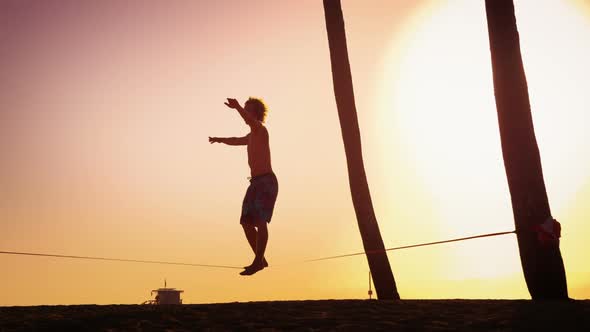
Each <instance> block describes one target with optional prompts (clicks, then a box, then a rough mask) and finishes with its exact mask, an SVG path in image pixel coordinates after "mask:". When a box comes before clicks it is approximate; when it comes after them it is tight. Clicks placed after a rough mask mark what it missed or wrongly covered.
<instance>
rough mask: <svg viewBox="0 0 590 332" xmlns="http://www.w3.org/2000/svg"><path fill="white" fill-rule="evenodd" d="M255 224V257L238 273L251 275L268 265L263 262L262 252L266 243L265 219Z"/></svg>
mask: <svg viewBox="0 0 590 332" xmlns="http://www.w3.org/2000/svg"><path fill="white" fill-rule="evenodd" d="M255 225H256V227H257V228H258V231H257V232H256V257H255V258H254V262H252V265H250V266H248V267H246V268H245V270H244V271H242V272H241V273H240V274H241V275H252V274H254V273H256V272H258V271H260V270H262V269H264V268H265V267H266V266H268V264H265V263H266V260H265V259H264V252H265V251H266V244H267V243H268V227H267V224H266V222H265V221H261V222H256V223H255Z"/></svg>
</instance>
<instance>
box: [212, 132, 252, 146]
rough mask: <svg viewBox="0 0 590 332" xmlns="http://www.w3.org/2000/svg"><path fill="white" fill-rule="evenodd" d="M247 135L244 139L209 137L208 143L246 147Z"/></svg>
mask: <svg viewBox="0 0 590 332" xmlns="http://www.w3.org/2000/svg"><path fill="white" fill-rule="evenodd" d="M248 135H250V134H248ZM248 135H246V136H244V137H209V143H223V144H227V145H248Z"/></svg>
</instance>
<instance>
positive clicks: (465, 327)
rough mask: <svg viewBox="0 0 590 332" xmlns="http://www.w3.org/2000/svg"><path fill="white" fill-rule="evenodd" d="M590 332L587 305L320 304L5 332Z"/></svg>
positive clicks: (122, 309)
mask: <svg viewBox="0 0 590 332" xmlns="http://www.w3.org/2000/svg"><path fill="white" fill-rule="evenodd" d="M203 330H205V331H236V330H241V331H242V330H262V331H285V330H295V331H361V330H365V331H366V330H371V331H589V330H590V301H589V300H583V301H569V302H532V301H527V300H401V301H375V300H373V301H370V300H322V301H275V302H240V303H221V304H194V305H179V306H151V305H74V306H31V307H1V308H0V331H1V332H8V331H203Z"/></svg>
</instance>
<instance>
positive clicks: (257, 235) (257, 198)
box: [209, 98, 279, 275]
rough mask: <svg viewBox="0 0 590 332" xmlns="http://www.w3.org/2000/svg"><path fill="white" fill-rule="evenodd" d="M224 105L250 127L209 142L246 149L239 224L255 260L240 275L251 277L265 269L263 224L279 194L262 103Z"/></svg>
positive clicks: (269, 215)
mask: <svg viewBox="0 0 590 332" xmlns="http://www.w3.org/2000/svg"><path fill="white" fill-rule="evenodd" d="M225 105H226V106H227V107H229V108H233V109H235V110H237V111H238V113H239V114H240V116H241V117H242V118H243V119H244V121H246V124H247V125H248V126H249V127H250V133H249V134H248V135H246V136H244V137H209V142H210V143H225V144H227V145H247V146H248V165H249V166H250V175H251V177H250V186H249V187H248V190H247V191H246V195H245V197H244V201H243V203H242V215H241V217H240V224H241V225H242V227H243V228H244V233H245V234H246V239H248V243H249V244H250V247H251V248H252V250H253V251H254V254H255V257H254V261H253V262H252V264H250V265H248V266H246V267H244V271H242V272H240V274H241V275H252V274H254V273H256V272H258V271H260V270H262V269H264V268H265V267H267V266H268V262H267V261H266V259H265V258H264V252H265V250H266V244H267V242H268V228H267V223H270V219H271V218H272V213H273V210H274V205H275V201H276V199H277V194H278V191H279V184H278V181H277V178H276V176H275V174H274V172H273V171H272V167H271V163H270V146H269V137H268V130H267V129H266V127H265V126H264V120H265V118H266V115H267V113H268V109H267V107H266V105H265V104H264V102H263V101H262V100H260V99H257V98H249V99H248V100H247V101H246V103H245V105H244V108H242V106H240V103H238V101H237V100H235V99H232V98H228V99H227V102H226V103H225Z"/></svg>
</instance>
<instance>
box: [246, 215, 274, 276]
mask: <svg viewBox="0 0 590 332" xmlns="http://www.w3.org/2000/svg"><path fill="white" fill-rule="evenodd" d="M241 225H242V228H243V229H244V234H246V239H247V240H248V244H249V245H250V248H252V252H253V253H254V255H256V242H257V241H256V239H257V237H258V232H257V231H256V227H255V226H254V224H250V223H242V224H241ZM267 239H268V235H267ZM265 247H266V245H265ZM262 264H263V265H264V267H267V266H268V262H267V261H266V259H265V258H263V261H262ZM249 266H251V265H249ZM249 266H246V267H245V268H247V267H249Z"/></svg>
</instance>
